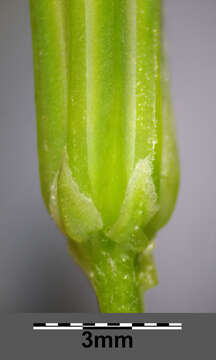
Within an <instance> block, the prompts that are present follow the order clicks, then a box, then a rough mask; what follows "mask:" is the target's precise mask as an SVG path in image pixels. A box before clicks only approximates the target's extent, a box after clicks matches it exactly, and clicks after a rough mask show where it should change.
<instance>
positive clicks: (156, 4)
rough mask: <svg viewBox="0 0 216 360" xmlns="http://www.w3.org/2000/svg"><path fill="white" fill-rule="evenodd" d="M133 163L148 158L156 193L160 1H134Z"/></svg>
mask: <svg viewBox="0 0 216 360" xmlns="http://www.w3.org/2000/svg"><path fill="white" fill-rule="evenodd" d="M136 3H137V45H136V51H137V54H136V60H137V64H136V84H137V87H136V98H137V104H136V106H137V122H136V156H135V158H136V161H138V160H139V159H144V158H145V157H146V156H147V155H149V154H150V155H151V157H152V161H153V179H154V182H155V185H156V188H157V191H159V181H160V179H159V173H160V162H161V151H160V148H161V135H160V134H161V84H160V61H161V59H160V51H161V39H160V33H161V11H160V8H161V1H160V0H155V1H152V0H136Z"/></svg>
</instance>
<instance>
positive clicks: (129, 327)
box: [33, 322, 182, 330]
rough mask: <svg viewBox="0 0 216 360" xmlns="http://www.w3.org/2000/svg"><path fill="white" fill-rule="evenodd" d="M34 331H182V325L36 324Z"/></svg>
mask: <svg viewBox="0 0 216 360" xmlns="http://www.w3.org/2000/svg"><path fill="white" fill-rule="evenodd" d="M33 330H182V323H165V322H158V323H138V322H137V323H93V322H91V323H70V322H59V323H57V322H53V323H51V322H49V323H48V322H46V323H45V322H44V323H34V324H33Z"/></svg>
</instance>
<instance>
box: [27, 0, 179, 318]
mask: <svg viewBox="0 0 216 360" xmlns="http://www.w3.org/2000/svg"><path fill="white" fill-rule="evenodd" d="M30 8H31V20H32V34H33V50H34V68H35V89H36V109H37V134H38V154H39V168H40V180H41V189H42V194H43V198H44V201H45V203H46V206H47V209H48V211H49V213H50V214H51V216H52V217H53V219H54V220H55V222H56V224H57V225H58V227H59V228H60V230H61V231H62V232H63V233H64V234H65V236H66V237H67V238H68V244H69V249H70V251H71V253H72V255H73V256H74V257H75V259H76V261H77V262H78V263H79V264H80V266H81V267H82V268H83V269H84V271H85V272H86V274H87V275H88V277H89V279H90V281H91V283H92V285H93V287H94V289H95V291H96V294H97V298H98V302H99V306H100V309H101V311H102V312H141V311H142V297H141V290H147V289H149V288H150V287H152V286H154V285H155V284H156V283H157V274H156V269H155V266H154V261H153V258H152V249H153V243H152V239H153V237H154V235H155V234H156V232H157V231H158V230H159V228H160V227H162V226H163V225H164V224H165V223H166V222H167V221H168V219H169V217H170V215H171V213H172V211H173V208H174V205H175V201H176V196H177V191H178V183H179V162H178V155H177V148H176V140H175V131H174V128H173V123H172V119H173V115H172V107H171V102H170V96H169V86H168V80H167V70H166V69H165V60H164V56H163V48H162V40H161V2H160V1H159V0H109V1H108V0H37V1H35V0H30Z"/></svg>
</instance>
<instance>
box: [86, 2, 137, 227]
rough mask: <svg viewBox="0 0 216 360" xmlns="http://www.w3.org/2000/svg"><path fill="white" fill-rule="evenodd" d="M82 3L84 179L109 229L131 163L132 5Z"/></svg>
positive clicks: (127, 177)
mask: <svg viewBox="0 0 216 360" xmlns="http://www.w3.org/2000/svg"><path fill="white" fill-rule="evenodd" d="M126 3H127V4H126ZM86 4H87V6H86V36H87V114H88V119H87V126H88V130H87V131H88V134H87V141H88V164H89V175H90V181H91V186H92V192H93V198H94V202H95V204H96V206H97V208H98V210H99V211H100V212H101V214H102V217H103V220H104V222H105V224H106V225H110V224H112V223H113V222H114V221H115V220H116V218H117V216H118V214H119V211H120V207H121V204H122V200H123V198H124V194H125V190H126V186H127V182H128V179H129V176H130V173H131V171H132V168H133V161H134V138H135V124H136V113H135V111H136V109H135V106H134V103H135V96H136V89H135V76H134V72H135V67H136V64H135V50H134V48H135V44H136V41H135V36H136V21H135V16H136V13H135V11H136V2H135V1H134V0H118V1H116V0H110V1H104V0H97V1H95V0H88V1H86ZM105 59H106V61H105Z"/></svg>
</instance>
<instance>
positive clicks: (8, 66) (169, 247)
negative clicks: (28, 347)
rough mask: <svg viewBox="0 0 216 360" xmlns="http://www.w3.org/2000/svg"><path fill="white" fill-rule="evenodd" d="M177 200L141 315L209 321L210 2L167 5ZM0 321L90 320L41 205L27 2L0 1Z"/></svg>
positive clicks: (174, 0) (214, 248)
mask: <svg viewBox="0 0 216 360" xmlns="http://www.w3.org/2000/svg"><path fill="white" fill-rule="evenodd" d="M165 7H166V26H167V34H168V44H169V54H170V64H171V75H172V89H173V100H174V106H175V112H176V118H177V129H178V139H179V146H180V157H181V191H180V195H179V200H178V204H177V207H176V211H175V213H174V215H173V217H172V220H171V221H170V223H169V224H168V225H167V226H166V227H165V228H164V229H163V230H162V231H160V233H159V234H158V236H157V249H156V251H155V257H156V263H157V267H158V271H159V277H160V284H159V286H157V287H156V288H154V289H152V290H151V291H150V292H149V293H147V295H146V297H145V299H146V310H147V311H148V312H216V286H215V269H216V239H215V235H216V215H215V176H216V170H215V154H216V144H215V133H216V121H215V104H216V100H215V75H216V66H215V64H216V42H215V37H216V1H215V0H205V1H203V0H181V1H179V0H166V1H165ZM0 49H1V51H0V122H1V127H0V129H1V131H0V164H1V167H0V199H1V203H0V224H1V229H0V234H1V235H0V236H1V241H0V311H3V312H5V311H7V312H11V311H13V312H95V311H97V303H96V299H95V296H94V293H93V291H92V289H91V287H90V285H89V283H88V281H87V279H86V278H85V276H84V275H83V273H82V272H81V271H80V270H79V268H78V267H77V266H76V265H75V263H74V262H73V260H72V259H71V257H70V255H69V254H68V252H67V248H66V242H65V240H64V238H63V236H62V235H61V234H60V233H59V232H58V231H57V229H56V227H55V225H54V223H53V222H52V221H51V219H50V218H49V216H48V214H47V212H46V210H45V207H44V205H43V202H42V199H41V195H40V188H39V181H38V170H37V166H38V165H37V153H36V134H35V113H34V97H33V75H32V54H31V34H30V26H29V14H28V1H27V0H0Z"/></svg>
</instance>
